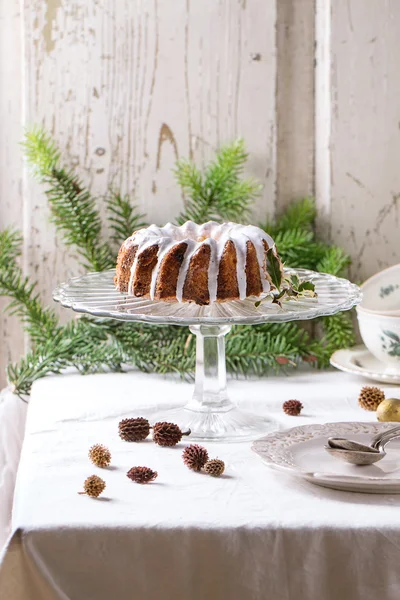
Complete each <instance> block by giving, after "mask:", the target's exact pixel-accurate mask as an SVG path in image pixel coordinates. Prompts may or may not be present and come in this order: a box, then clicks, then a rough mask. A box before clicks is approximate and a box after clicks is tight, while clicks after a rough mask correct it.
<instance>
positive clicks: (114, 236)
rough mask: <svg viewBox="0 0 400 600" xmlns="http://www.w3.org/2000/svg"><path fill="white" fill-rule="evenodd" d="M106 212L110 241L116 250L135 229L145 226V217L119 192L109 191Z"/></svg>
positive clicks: (126, 196)
mask: <svg viewBox="0 0 400 600" xmlns="http://www.w3.org/2000/svg"><path fill="white" fill-rule="evenodd" d="M107 212H108V224H109V226H110V229H111V238H110V239H111V242H112V243H113V245H114V247H116V248H117V249H118V248H119V247H120V246H121V240H125V239H126V238H127V237H129V236H130V235H132V233H133V232H134V231H136V230H137V229H140V228H141V227H146V226H147V223H146V221H145V220H144V219H145V215H142V214H139V213H138V212H137V208H136V206H134V205H133V204H132V203H131V200H130V198H129V196H128V195H125V196H123V195H121V194H120V193H119V192H116V191H111V193H110V196H109V198H108V199H107ZM114 262H115V253H114Z"/></svg>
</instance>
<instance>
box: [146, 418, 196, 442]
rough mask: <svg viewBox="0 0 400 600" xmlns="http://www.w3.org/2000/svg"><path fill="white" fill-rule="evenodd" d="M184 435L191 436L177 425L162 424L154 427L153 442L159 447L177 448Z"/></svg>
mask: <svg viewBox="0 0 400 600" xmlns="http://www.w3.org/2000/svg"><path fill="white" fill-rule="evenodd" d="M183 435H190V429H189V430H188V431H181V429H180V428H179V427H178V425H175V423H167V422H165V421H164V422H160V423H156V424H155V425H154V426H153V440H154V441H155V443H156V444H158V445H159V446H176V444H178V443H179V442H180V441H181V439H182V436H183Z"/></svg>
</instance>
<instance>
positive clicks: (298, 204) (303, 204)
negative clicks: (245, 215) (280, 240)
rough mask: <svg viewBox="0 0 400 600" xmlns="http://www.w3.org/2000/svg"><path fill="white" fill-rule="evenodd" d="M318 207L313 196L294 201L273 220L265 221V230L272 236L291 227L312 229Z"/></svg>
mask: <svg viewBox="0 0 400 600" xmlns="http://www.w3.org/2000/svg"><path fill="white" fill-rule="evenodd" d="M316 216H317V209H316V206H315V201H314V200H313V199H312V198H302V199H301V200H297V201H295V202H292V203H291V204H290V205H289V206H288V207H287V209H286V210H285V211H284V212H283V213H282V214H281V215H280V216H279V217H278V218H277V219H276V220H275V221H273V222H271V221H267V223H265V227H264V228H265V230H266V231H268V233H270V235H272V236H276V235H277V234H278V233H284V232H287V231H288V230H291V229H295V230H296V229H297V230H299V229H302V230H306V231H309V230H311V228H312V226H313V224H314V221H315V217H316Z"/></svg>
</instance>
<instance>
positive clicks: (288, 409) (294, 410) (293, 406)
mask: <svg viewBox="0 0 400 600" xmlns="http://www.w3.org/2000/svg"><path fill="white" fill-rule="evenodd" d="M282 408H283V412H284V413H286V414H287V415H290V416H291V417H297V416H298V415H299V414H300V413H301V411H302V409H303V405H302V403H301V402H300V400H286V402H284V403H283V404H282Z"/></svg>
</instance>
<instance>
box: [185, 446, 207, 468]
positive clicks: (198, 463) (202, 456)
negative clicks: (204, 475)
mask: <svg viewBox="0 0 400 600" xmlns="http://www.w3.org/2000/svg"><path fill="white" fill-rule="evenodd" d="M182 458H183V462H184V463H185V465H186V466H187V467H189V469H192V470H193V471H201V469H202V468H203V467H204V465H205V464H206V462H207V461H208V452H207V450H206V449H205V448H203V446H199V444H190V446H186V448H185V449H184V451H183V453H182Z"/></svg>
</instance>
